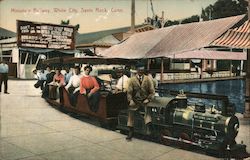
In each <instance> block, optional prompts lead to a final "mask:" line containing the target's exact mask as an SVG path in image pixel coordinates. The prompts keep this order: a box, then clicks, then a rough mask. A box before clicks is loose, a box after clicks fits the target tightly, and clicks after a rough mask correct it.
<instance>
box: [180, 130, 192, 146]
mask: <svg viewBox="0 0 250 160" xmlns="http://www.w3.org/2000/svg"><path fill="white" fill-rule="evenodd" d="M180 138H181V139H183V140H187V141H191V138H190V136H189V135H188V134H187V133H185V132H182V133H181V134H180ZM180 147H181V148H183V149H188V148H189V147H190V144H187V143H185V142H181V143H180Z"/></svg>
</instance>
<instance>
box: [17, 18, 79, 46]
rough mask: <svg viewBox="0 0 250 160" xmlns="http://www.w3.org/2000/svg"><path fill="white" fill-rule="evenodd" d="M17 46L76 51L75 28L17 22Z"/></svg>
mask: <svg viewBox="0 0 250 160" xmlns="http://www.w3.org/2000/svg"><path fill="white" fill-rule="evenodd" d="M17 46H18V47H31V48H49V49H71V50H73V49H75V29H74V27H73V26H66V25H54V24H46V23H36V22H28V21H19V20H18V21H17Z"/></svg>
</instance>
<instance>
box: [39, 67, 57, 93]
mask: <svg viewBox="0 0 250 160" xmlns="http://www.w3.org/2000/svg"><path fill="white" fill-rule="evenodd" d="M45 73H46V82H45V86H44V88H43V93H42V97H43V98H48V97H49V83H51V82H52V81H53V77H54V75H55V74H56V73H55V71H54V70H51V67H50V66H47V67H46V71H45Z"/></svg>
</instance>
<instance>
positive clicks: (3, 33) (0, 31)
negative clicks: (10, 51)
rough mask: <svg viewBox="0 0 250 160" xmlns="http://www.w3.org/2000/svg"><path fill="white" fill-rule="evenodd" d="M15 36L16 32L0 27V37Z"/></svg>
mask: <svg viewBox="0 0 250 160" xmlns="http://www.w3.org/2000/svg"><path fill="white" fill-rule="evenodd" d="M10 37H16V33H15V32H12V31H9V30H7V29H4V28H2V27H0V39H6V38H10Z"/></svg>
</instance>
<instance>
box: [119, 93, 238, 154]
mask: <svg viewBox="0 0 250 160" xmlns="http://www.w3.org/2000/svg"><path fill="white" fill-rule="evenodd" d="M147 107H149V108H150V111H151V116H152V124H151V126H150V133H149V132H148V131H147V127H146V126H145V124H144V119H143V116H144V112H143V111H140V110H139V111H137V112H136V113H135V126H134V131H135V133H137V134H142V135H149V136H152V137H156V138H157V137H158V138H159V139H160V141H161V142H162V143H164V144H166V145H169V144H171V143H173V142H178V143H182V144H185V145H187V144H190V145H193V146H198V147H201V148H204V149H205V150H206V151H216V152H218V153H220V152H223V151H228V150H232V149H234V150H235V147H236V146H237V145H236V142H235V137H236V136H237V134H238V131H239V120H238V118H237V117H236V116H235V115H234V113H229V112H227V114H225V113H222V112H221V111H219V110H217V109H215V108H214V107H211V108H206V107H205V105H204V104H200V103H196V104H189V103H188V102H187V97H186V95H185V94H179V95H177V96H175V97H173V96H172V97H171V96H170V97H155V99H154V100H153V101H151V102H150V103H148V105H147ZM126 123H127V111H122V112H120V114H119V116H118V129H121V130H127V127H126Z"/></svg>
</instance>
